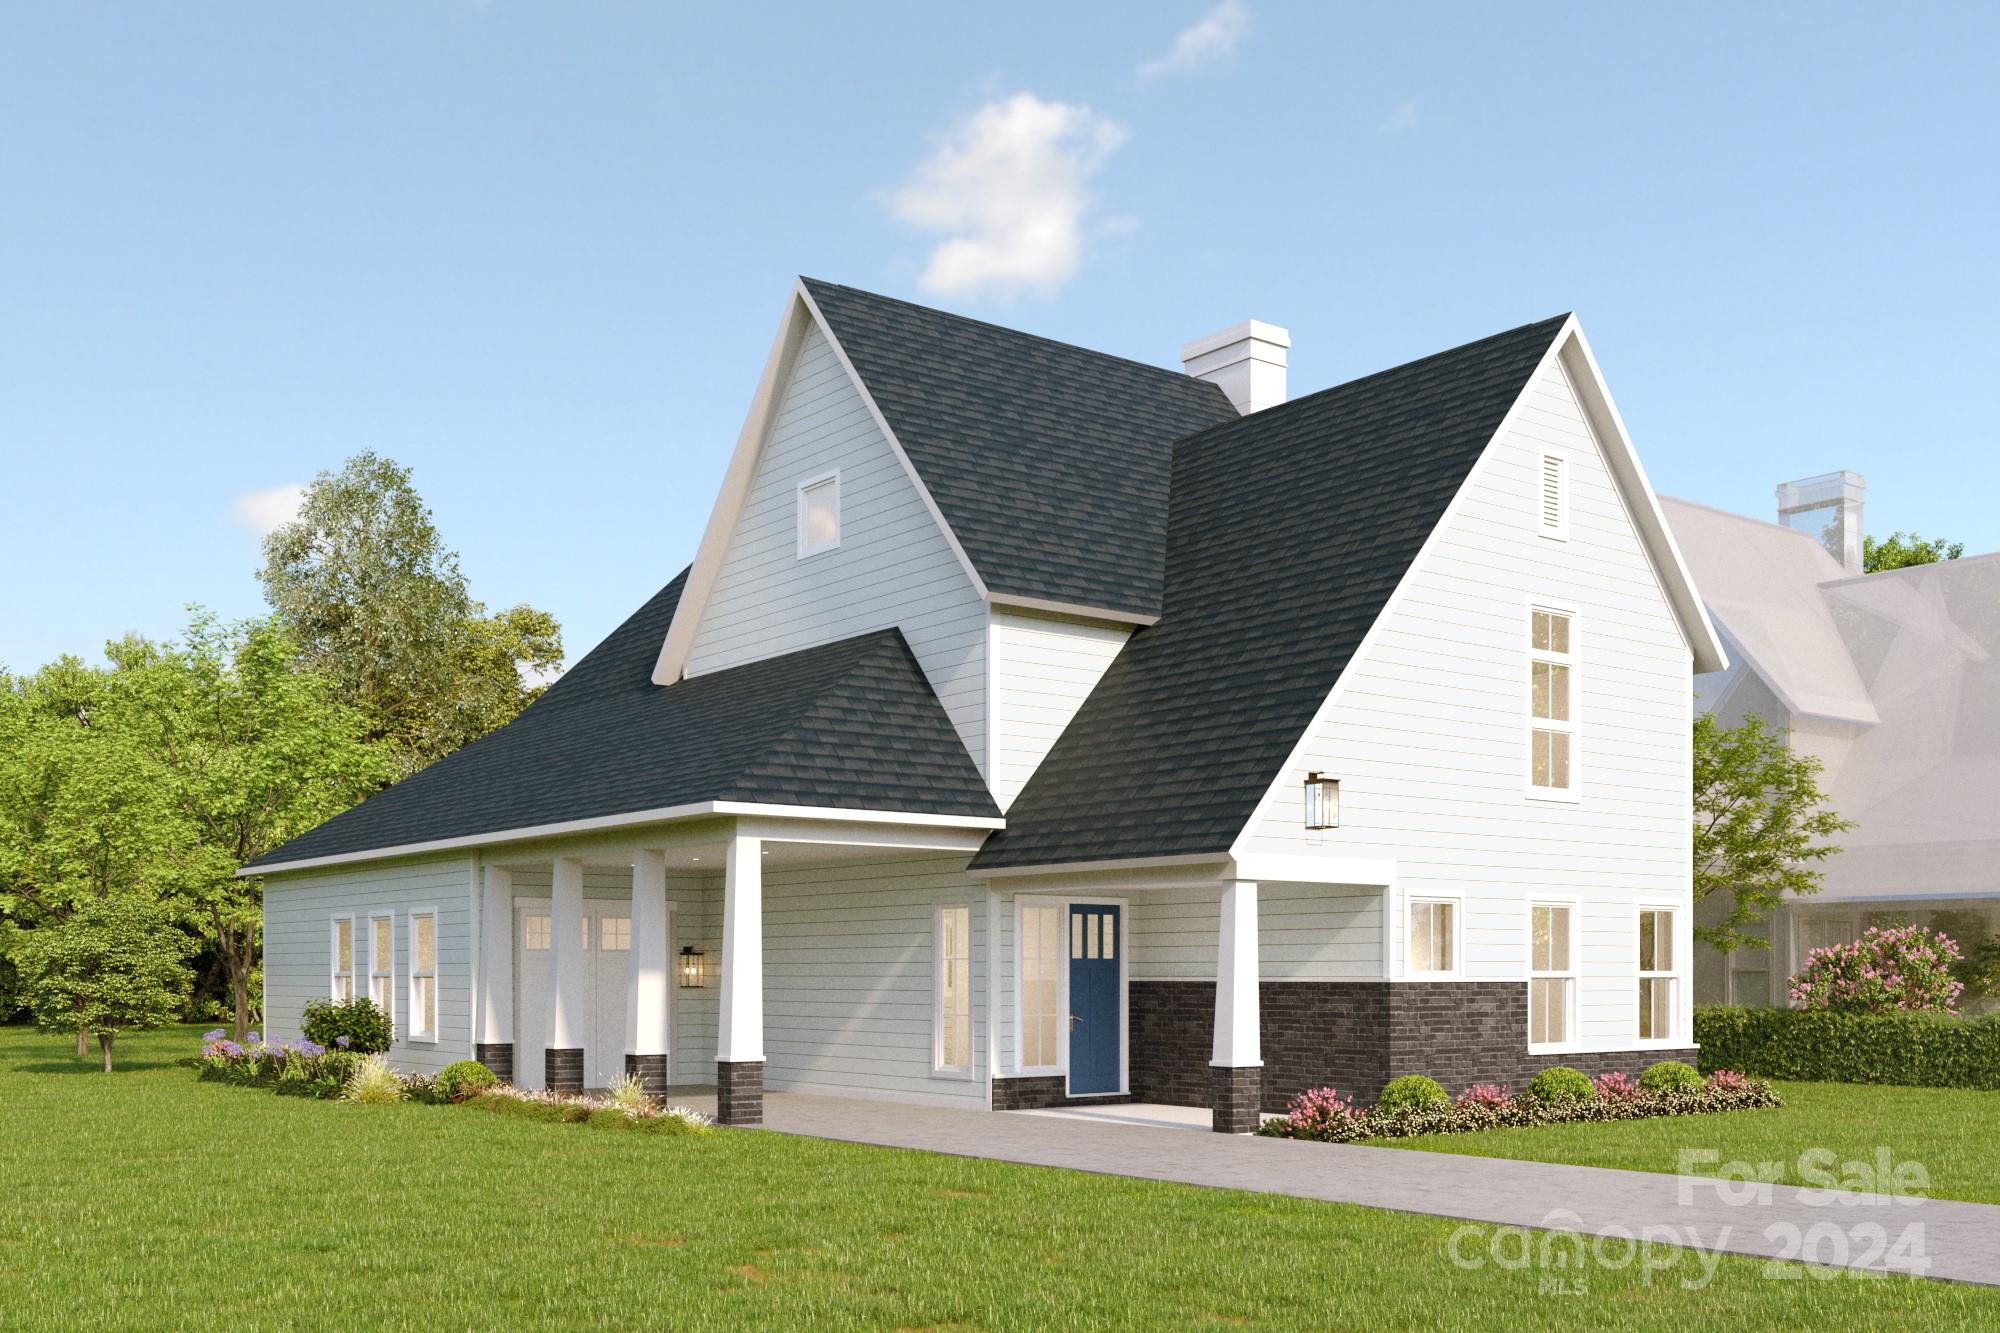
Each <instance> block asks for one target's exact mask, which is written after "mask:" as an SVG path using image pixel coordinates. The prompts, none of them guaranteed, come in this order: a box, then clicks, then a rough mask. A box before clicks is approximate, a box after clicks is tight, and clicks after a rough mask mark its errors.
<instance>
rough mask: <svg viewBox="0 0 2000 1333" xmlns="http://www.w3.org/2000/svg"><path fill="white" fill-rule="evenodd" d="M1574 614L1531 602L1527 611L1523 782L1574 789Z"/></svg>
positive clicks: (1545, 789)
mask: <svg viewBox="0 0 2000 1333" xmlns="http://www.w3.org/2000/svg"><path fill="white" fill-rule="evenodd" d="M1575 622H1576V617H1575V616H1574V615H1572V614H1571V613H1569V612H1567V611H1555V610H1550V609H1547V608H1545V607H1539V606H1538V607H1535V608H1533V609H1532V610H1531V611H1530V612H1529V613H1528V786H1529V788H1530V789H1531V790H1532V791H1534V792H1536V793H1541V794H1547V795H1551V796H1571V795H1574V794H1575V792H1576V759H1577V755H1576V740H1577V738H1576V656H1575V647H1576V623H1575Z"/></svg>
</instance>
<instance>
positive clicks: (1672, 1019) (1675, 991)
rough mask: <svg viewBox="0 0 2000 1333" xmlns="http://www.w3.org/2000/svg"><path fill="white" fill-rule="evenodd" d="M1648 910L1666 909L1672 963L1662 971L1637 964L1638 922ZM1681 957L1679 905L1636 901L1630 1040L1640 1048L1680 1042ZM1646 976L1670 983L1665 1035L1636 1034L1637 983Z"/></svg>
mask: <svg viewBox="0 0 2000 1333" xmlns="http://www.w3.org/2000/svg"><path fill="white" fill-rule="evenodd" d="M1648 912H1665V913H1667V922H1668V927H1669V930H1668V934H1669V937H1670V938H1671V940H1672V943H1671V945H1669V946H1668V947H1669V948H1670V949H1671V951H1672V953H1673V957H1674V966H1672V967H1669V968H1667V969H1665V970H1664V971H1662V970H1659V969H1655V970H1653V971H1651V972H1647V971H1645V970H1643V969H1642V968H1641V966H1640V961H1639V938H1640V935H1639V931H1640V927H1641V925H1642V924H1643V922H1644V919H1645V916H1646V913H1648ZM1680 958H1681V912H1680V909H1679V908H1678V907H1675V906H1673V905H1672V904H1671V903H1640V904H1638V906H1637V907H1636V908H1635V909H1634V910H1633V913H1632V977H1633V981H1632V1041H1633V1044H1634V1045H1635V1046H1639V1047H1641V1048H1647V1047H1653V1046H1679V1045H1681V1044H1682V1042H1681V1040H1680V1035H1681V1027H1682V1021H1681V1009H1682V1007H1683V1005H1684V1004H1685V1000H1684V998H1683V997H1684V994H1685V992H1686V989H1687V988H1686V987H1685V986H1683V985H1682V984H1681V969H1680ZM1648 980H1653V981H1658V980H1665V981H1667V982H1669V983H1670V984H1669V986H1668V988H1667V995H1668V1009H1669V1016H1668V1020H1667V1035H1666V1036H1664V1037H1641V1036H1640V1035H1639V983H1640V982H1641V981H1648Z"/></svg>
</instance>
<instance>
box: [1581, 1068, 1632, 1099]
mask: <svg viewBox="0 0 2000 1333" xmlns="http://www.w3.org/2000/svg"><path fill="white" fill-rule="evenodd" d="M1590 1082H1591V1085H1592V1086H1593V1087H1595V1088H1596V1089H1597V1096H1598V1099H1599V1100H1600V1101H1607V1102H1629V1101H1635V1100H1637V1099H1638V1096H1639V1085H1638V1084H1637V1083H1634V1082H1633V1081H1632V1076H1631V1075H1629V1074H1624V1073H1621V1072H1619V1071H1618V1070H1616V1069H1614V1070H1612V1071H1611V1072H1610V1073H1608V1074H1599V1075H1598V1076H1597V1077H1596V1078H1593V1079H1592V1080H1590Z"/></svg>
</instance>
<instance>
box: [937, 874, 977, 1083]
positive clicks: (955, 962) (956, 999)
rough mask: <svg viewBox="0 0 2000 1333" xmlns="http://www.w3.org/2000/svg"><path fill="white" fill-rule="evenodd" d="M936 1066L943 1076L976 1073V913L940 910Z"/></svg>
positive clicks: (964, 910)
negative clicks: (973, 1065) (973, 994)
mask: <svg viewBox="0 0 2000 1333" xmlns="http://www.w3.org/2000/svg"><path fill="white" fill-rule="evenodd" d="M932 1028H933V1031H934V1042H933V1045H934V1050H933V1057H932V1064H933V1066H934V1067H935V1068H936V1069H937V1071H938V1072H939V1073H954V1074H963V1073H969V1072H971V1069H972V909H971V908H969V907H940V908H938V909H937V992H936V995H935V996H934V1004H933V1007H932Z"/></svg>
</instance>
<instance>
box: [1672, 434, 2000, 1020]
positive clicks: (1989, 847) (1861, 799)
mask: <svg viewBox="0 0 2000 1333" xmlns="http://www.w3.org/2000/svg"><path fill="white" fill-rule="evenodd" d="M1778 492H1779V505H1780V513H1781V515H1782V516H1783V517H1784V518H1785V519H1786V521H1787V524H1788V525H1793V526H1785V525H1779V524H1773V523H1762V522H1758V521H1757V520H1755V519H1749V518H1741V517H1739V516H1737V515H1735V514H1726V513H1722V512H1720V511H1718V510H1714V509H1708V508H1704V507H1703V506H1700V505H1694V504H1688V503H1685V502H1683V501H1680V500H1672V499H1668V500H1663V501H1662V506H1663V508H1664V509H1665V510H1666V514H1667V519H1668V521H1669V522H1670V523H1671V524H1672V525H1673V530H1674V536H1675V538H1676V540H1677V541H1678V542H1679V544H1680V548H1681V551H1682V552H1683V553H1684V554H1685V555H1686V557H1687V562H1688V566H1689V567H1690V568H1691V569H1692V570H1693V571H1694V574H1695V577H1696V579H1697V581H1698V582H1699V584H1700V586H1701V591H1702V597H1703V599H1704V600H1705V602H1706V603H1707V606H1708V611H1709V614H1710V615H1711V616H1712V617H1713V618H1714V621H1715V625H1716V627H1717V628H1718V630H1720V632H1721V634H1722V636H1723V641H1724V643H1725V644H1726V645H1727V646H1728V649H1729V656H1730V661H1731V664H1730V666H1729V668H1728V670H1726V671H1722V672H1718V673H1715V674H1712V675H1704V676H1701V677H1699V678H1698V679H1697V681H1696V686H1697V690H1698V694H1699V699H1700V707H1701V708H1702V709H1704V710H1706V711H1712V712H1714V713H1715V714H1716V716H1717V718H1718V719H1719V720H1720V721H1722V722H1724V723H1726V724H1729V725H1735V724H1736V723H1739V722H1740V721H1742V719H1743V718H1744V716H1746V715H1748V714H1753V713H1754V714H1756V715H1758V716H1760V717H1762V718H1763V719H1764V720H1765V721H1766V722H1767V723H1769V724H1771V726H1772V727H1774V728H1776V729H1778V730H1780V731H1783V732H1785V733H1787V734H1788V735H1789V738H1790V743H1791V745H1792V746H1793V748H1794V749H1796V750H1798V751H1800V752H1802V753H1805V754H1810V755H1813V756H1815V757H1817V758H1818V759H1819V760H1820V761H1821V762H1822V763H1823V764H1824V765H1825V773H1824V775H1823V777H1822V780H1821V787H1822V790H1824V791H1825V792H1826V793H1827V797H1828V801H1827V803H1828V805H1829V806H1830V807H1831V808H1832V809H1834V810H1836V811H1838V812H1839V813H1840V814H1841V815H1843V816H1845V817H1846V818H1848V819H1851V820H1854V821H1855V823H1856V827H1855V828H1854V829H1853V830H1851V831H1850V832H1848V833H1846V834H1843V835H1842V836H1841V838H1840V840H1839V841H1840V846H1841V851H1840V853H1839V854H1838V855H1836V856H1833V857H1831V858H1829V859H1828V860H1826V861H1824V862H1821V863H1820V865H1821V868H1822V869H1823V870H1824V871H1825V876H1826V878H1825V883H1824V886H1823V887H1822V889H1821V890H1820V892H1818V893H1816V894H1814V895H1812V896H1811V897H1809V898H1804V899H1799V900H1796V901H1794V902H1791V903H1788V904H1787V905H1786V906H1785V907H1784V908H1782V909H1781V910H1780V911H1779V912H1777V913H1776V915H1775V918H1774V920H1773V921H1772V922H1770V923H1768V926H1767V929H1766V931H1764V932H1762V935H1763V938H1766V939H1768V940H1769V941H1770V942H1771V945H1772V947H1771V948H1770V949H1768V950H1765V949H1754V948H1743V949H1737V950H1735V951H1733V952H1732V953H1731V954H1729V955H1728V956H1727V957H1725V956H1724V955H1722V954H1719V953H1717V952H1716V951H1715V950H1713V949H1711V948H1708V947H1707V946H1703V947H1702V948H1701V949H1700V950H1699V953H1698V956H1697V958H1696V962H1695V996H1696V999H1697V1000H1700V1001H1702V1002H1704V1003H1717V1002H1727V1003H1733V1004H1758V1005H1768V1004H1783V1003H1785V1002H1786V998H1787V988H1786V981H1787V979H1788V978H1789V977H1790V976H1791V975H1792V973H1794V972H1796V971H1797V970H1798V969H1799V968H1800V967H1802V966H1804V964H1805V960H1806V956H1807V954H1808V953H1809V952H1810V951H1811V950H1813V949H1815V948H1820V947H1824V946H1828V945H1834V944H1844V943H1846V942H1848V941H1850V940H1852V939H1855V938H1856V937H1858V936H1859V935H1860V933H1861V932H1862V931H1863V930H1866V929H1867V928H1868V927H1869V926H1886V925H1902V924H1909V923H1916V924H1919V925H1925V926H1929V927H1931V928H1934V929H1938V930H1943V931H1945V932H1946V933H1948V934H1950V935H1952V936H1953V937H1954V938H1956V939H1957V940H1958V941H1959V942H1960V944H1961V945H1963V946H1965V947H1968V948H1970V947H1976V946H1977V945H1978V944H1979V943H1980V942H1981V941H1982V940H1984V939H1987V938H1989V937H1990V936H1992V935H1993V934H1994V933H1995V932H1996V931H2000V555H1986V556H1978V557H1975V558H1972V559H1968V560H1950V561H1943V562H1940V563H1937V564H1930V565H1918V566H1914V567H1912V568H1908V569H1897V570H1885V571H1883V572H1881V573H1878V574H1863V573H1861V495H1862V480H1861V478H1860V477H1857V476H1855V475H1854V474H1853V473H1851V472H1839V473H1831V474H1828V475H1827V476H1824V477H1814V478H1809V479H1807V480H1806V481H1803V482H1792V483H1788V484H1787V485H1785V486H1781V487H1779V488H1778ZM1722 906H1724V905H1723V904H1719V903H1718V904H1717V905H1716V908H1714V909H1710V908H1707V907H1704V909H1703V911H1704V915H1706V913H1707V912H1708V911H1711V910H1719V909H1720V908H1721V907H1722ZM1968 998H1969V1000H1970V1001H1971V1007H1974V1008H1979V1007H1987V1006H1990V1004H1991V997H1968Z"/></svg>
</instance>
